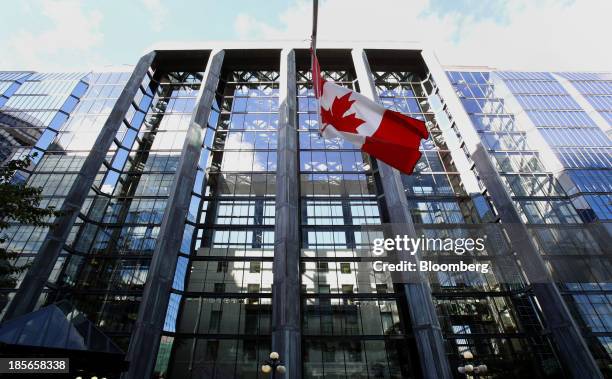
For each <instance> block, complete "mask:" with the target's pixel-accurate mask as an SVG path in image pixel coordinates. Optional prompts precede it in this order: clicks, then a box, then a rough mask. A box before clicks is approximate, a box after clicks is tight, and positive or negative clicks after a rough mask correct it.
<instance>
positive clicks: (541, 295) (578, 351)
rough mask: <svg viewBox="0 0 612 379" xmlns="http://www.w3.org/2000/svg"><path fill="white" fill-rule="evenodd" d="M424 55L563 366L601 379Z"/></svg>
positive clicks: (470, 129)
mask: <svg viewBox="0 0 612 379" xmlns="http://www.w3.org/2000/svg"><path fill="white" fill-rule="evenodd" d="M422 56H423V59H424V61H425V64H426V65H427V68H428V69H429V71H430V73H431V75H432V77H433V79H434V81H435V83H436V85H437V86H438V88H439V90H440V96H441V97H442V100H443V101H444V102H445V104H446V106H447V107H448V110H449V112H450V114H451V115H452V117H453V119H454V122H455V124H456V125H457V128H458V130H459V132H460V133H461V136H462V138H463V141H464V143H465V147H466V150H467V152H468V153H469V154H470V155H471V158H472V161H473V162H474V166H475V167H476V171H477V172H478V176H479V177H480V179H481V180H482V182H483V183H484V184H485V187H486V188H487V191H488V193H489V195H490V196H491V202H492V203H493V204H494V205H495V208H496V210H497V212H498V214H499V218H500V219H501V221H502V223H503V225H504V231H505V232H506V234H507V236H508V238H509V240H510V244H511V246H512V250H513V251H514V253H515V254H516V256H517V258H518V260H519V262H520V267H521V268H522V270H523V273H524V275H525V277H526V279H527V281H528V282H529V284H530V285H531V288H532V289H533V293H534V295H535V296H536V298H537V300H538V304H539V305H540V308H541V310H542V314H543V315H544V319H545V323H546V327H547V329H548V330H549V331H550V333H551V335H552V338H553V340H554V342H555V343H556V346H557V350H558V352H559V355H560V358H561V362H562V363H563V364H564V366H565V368H566V370H568V372H570V373H571V375H572V377H573V378H582V379H585V378H589V379H596V378H597V379H600V378H603V376H602V374H601V372H600V371H599V368H598V367H597V363H596V362H595V359H593V356H592V355H591V352H590V351H589V348H588V346H587V344H586V343H585V341H584V339H583V338H582V336H581V334H580V329H579V328H578V325H577V324H576V322H575V321H574V319H573V318H572V316H571V313H570V311H569V309H568V308H567V305H566V304H565V301H564V300H563V297H562V296H561V293H560V292H559V289H558V288H557V286H556V285H555V283H554V281H553V279H552V277H551V275H550V273H549V272H548V269H547V268H546V263H545V262H544V260H543V259H542V256H541V255H540V253H539V252H538V250H537V248H536V246H535V244H534V242H533V240H532V238H531V236H530V235H529V231H528V230H527V227H526V226H525V224H524V223H523V222H522V220H521V217H520V215H519V213H518V210H517V209H516V207H515V204H514V201H513V200H512V198H511V196H510V195H509V193H508V192H507V190H506V187H505V186H504V183H503V182H502V179H501V177H500V175H499V173H498V172H497V170H496V169H495V166H494V165H493V162H492V161H491V158H490V157H489V154H488V152H487V150H486V148H485V147H484V146H483V145H482V143H481V141H480V137H479V136H478V133H477V132H476V128H475V127H474V125H473V124H472V121H471V120H470V118H469V116H468V114H467V113H466V111H465V109H464V108H463V105H462V104H461V102H460V100H459V98H458V97H457V95H456V93H455V91H454V90H453V87H452V85H451V83H450V81H449V80H448V77H447V76H446V73H445V72H444V70H443V69H442V67H441V66H440V64H439V63H438V61H437V59H436V57H435V56H434V54H433V53H432V52H430V51H423V52H422Z"/></svg>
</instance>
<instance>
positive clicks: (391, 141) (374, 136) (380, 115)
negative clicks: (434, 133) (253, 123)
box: [312, 54, 429, 174]
mask: <svg viewBox="0 0 612 379" xmlns="http://www.w3.org/2000/svg"><path fill="white" fill-rule="evenodd" d="M312 58H313V59H312V64H313V74H314V75H313V78H315V79H319V80H314V86H313V88H314V92H315V96H316V97H317V98H318V99H319V104H320V114H321V120H320V121H321V127H320V131H321V134H322V135H323V137H324V138H336V137H341V138H344V139H345V140H347V141H349V142H351V143H352V144H354V145H356V146H359V148H360V149H361V150H362V151H365V152H366V153H368V154H370V155H371V156H372V157H374V158H376V159H379V160H381V161H383V162H385V163H386V164H388V165H389V166H392V167H395V168H396V169H398V170H400V171H401V172H403V173H405V174H411V173H412V171H413V170H414V166H415V165H416V163H417V162H418V160H419V158H420V157H421V152H420V151H419V145H420V143H421V139H426V138H427V137H428V135H429V133H428V132H427V128H426V127H425V123H424V122H423V121H421V120H417V119H415V118H412V117H408V116H406V115H404V114H402V113H399V112H395V111H391V110H388V109H385V108H384V107H383V106H382V105H380V104H378V103H376V102H374V101H372V100H370V99H368V98H367V97H365V96H363V95H362V94H360V93H358V92H354V91H351V90H350V89H348V88H344V87H341V86H339V85H337V84H334V83H331V82H328V81H325V80H323V79H322V78H321V69H320V68H319V62H318V60H317V58H316V55H314V54H313V56H312Z"/></svg>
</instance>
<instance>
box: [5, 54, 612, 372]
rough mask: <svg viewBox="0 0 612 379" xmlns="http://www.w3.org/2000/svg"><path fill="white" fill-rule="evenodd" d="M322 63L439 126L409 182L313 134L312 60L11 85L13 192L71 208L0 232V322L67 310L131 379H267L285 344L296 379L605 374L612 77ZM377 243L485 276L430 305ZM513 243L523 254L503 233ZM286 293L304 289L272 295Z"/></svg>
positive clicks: (176, 66) (230, 62)
mask: <svg viewBox="0 0 612 379" xmlns="http://www.w3.org/2000/svg"><path fill="white" fill-rule="evenodd" d="M319 58H320V62H321V66H322V68H323V75H324V77H325V79H326V80H328V81H333V82H335V83H337V84H339V85H342V86H345V87H348V88H351V89H353V90H356V91H360V92H362V93H364V94H366V95H367V96H370V97H372V98H373V99H374V100H375V101H378V102H380V103H381V104H382V105H383V106H385V107H386V108H387V109H391V110H395V111H399V112H402V113H405V114H407V115H410V116H412V117H415V118H418V119H421V120H423V121H425V123H426V126H427V128H428V130H429V133H430V136H429V138H428V139H427V140H423V141H422V142H421V145H420V150H421V152H422V157H421V159H420V161H419V162H418V164H417V166H416V168H415V172H414V173H413V174H412V175H400V174H399V173H398V172H396V171H391V170H387V169H388V167H385V165H384V164H381V163H380V162H377V161H376V160H375V159H372V158H371V157H370V156H368V155H367V154H365V153H362V152H361V151H360V150H358V149H355V147H354V146H352V145H351V144H350V143H348V142H347V141H343V140H326V139H323V138H322V137H321V136H320V135H319V133H318V128H319V120H318V115H317V102H316V99H315V98H314V95H313V91H312V78H311V72H310V60H309V55H308V51H307V50H306V49H304V48H290V47H286V46H278V47H276V48H265V49H263V48H262V49H258V48H242V47H241V48H235V47H232V48H225V49H224V47H223V46H221V47H220V48H218V49H207V48H202V49H195V50H161V51H155V52H153V53H151V54H148V55H146V56H145V57H143V58H142V59H141V61H140V62H139V63H138V65H137V66H135V67H134V70H133V71H132V72H104V73H93V72H92V73H75V74H51V73H49V74H46V73H45V74H43V73H33V72H0V161H2V162H5V161H7V160H9V159H14V158H17V157H22V156H24V155H25V154H29V153H32V152H36V153H37V155H36V157H35V158H34V159H33V162H32V165H31V167H29V168H28V170H25V171H23V172H20V173H19V175H18V178H17V179H18V180H21V181H27V183H28V184H29V185H32V186H37V187H41V188H42V189H43V193H42V195H43V202H42V205H54V206H56V207H57V208H58V209H62V210H64V211H65V213H64V214H62V215H60V216H59V217H58V219H57V220H55V221H56V225H58V226H57V227H56V228H55V229H53V230H50V229H49V228H46V227H35V226H31V225H21V224H19V225H18V224H15V225H12V226H11V227H10V228H9V229H8V230H7V231H6V234H7V236H8V238H7V239H6V242H5V247H6V248H7V249H10V250H12V251H15V252H17V253H19V258H18V259H17V260H15V261H13V262H11V264H14V265H28V266H29V269H28V270H26V271H24V272H23V273H21V274H19V275H17V276H16V277H15V278H13V279H14V280H13V281H12V282H11V283H14V284H15V285H14V286H13V285H11V286H7V288H2V289H0V295H1V297H0V306H1V307H2V309H0V312H2V313H1V314H2V317H4V318H5V319H6V320H8V319H12V318H15V317H18V316H20V315H22V314H24V313H28V312H32V311H34V310H36V309H38V308H39V307H41V306H43V305H45V304H50V303H56V302H59V301H68V302H70V303H71V304H72V306H74V307H75V308H76V309H78V310H79V311H80V312H82V313H83V314H85V315H86V316H87V318H88V319H89V321H91V322H92V323H93V324H95V325H96V326H97V327H98V328H100V329H101V330H102V331H103V332H104V333H105V334H106V335H107V336H109V337H110V338H112V339H113V340H114V342H115V343H116V344H117V345H118V346H119V347H120V348H121V349H123V350H124V351H125V352H126V359H127V360H128V361H130V371H129V372H128V373H127V374H126V375H127V376H128V377H130V378H136V377H143V376H142V375H143V372H144V375H145V377H156V378H159V377H166V378H194V379H195V378H232V377H236V378H257V377H264V374H262V373H261V371H260V366H261V364H262V363H263V361H264V360H265V359H266V357H267V356H268V355H269V353H270V351H272V350H273V349H275V350H279V351H280V352H281V355H283V354H285V355H283V356H281V359H283V360H285V363H286V364H287V367H288V372H289V374H290V377H292V378H293V377H300V376H301V377H303V378H323V377H325V378H346V377H359V378H420V377H435V376H433V375H432V374H431V373H432V372H435V369H434V368H432V362H434V363H435V365H437V366H444V367H448V370H446V371H445V369H441V371H439V374H437V375H438V376H437V377H454V376H455V375H459V374H458V373H457V371H456V368H455V367H456V366H458V365H459V364H461V362H462V360H461V355H462V353H463V352H465V351H470V352H472V353H473V354H474V355H475V356H476V358H477V360H478V361H479V362H482V363H485V364H487V366H488V367H489V369H490V370H489V374H488V375H489V376H488V377H491V378H509V377H534V378H558V377H572V375H574V372H573V371H572V367H571V362H567V361H566V357H567V356H568V354H569V352H570V351H571V350H573V351H583V353H584V354H586V356H587V357H588V358H589V359H591V360H592V361H593V367H594V368H592V369H593V370H596V371H597V370H598V371H599V373H600V374H599V375H610V374H612V284H611V283H612V264H611V261H610V258H611V256H610V252H609V248H607V245H606V243H607V241H609V240H610V224H609V221H610V217H611V215H612V210H611V209H612V208H611V206H610V201H611V199H612V174H611V172H612V171H611V169H612V162H611V159H610V157H611V156H612V154H611V152H612V141H611V140H610V135H611V134H610V130H611V129H612V124H611V116H610V115H612V100H611V99H612V76H610V74H590V73H558V72H557V73H553V72H551V73H548V72H515V71H496V70H486V71H484V70H470V69H468V68H461V69H449V70H445V69H443V68H442V67H441V66H440V65H439V64H438V62H437V61H436V60H435V59H432V58H431V56H430V55H428V54H427V53H426V52H425V51H422V50H420V49H409V48H406V49H403V48H401V49H400V48H397V47H393V48H372V49H368V48H366V49H363V48H361V47H358V48H354V47H351V48H347V47H343V46H338V47H334V48H324V49H321V50H320V51H319ZM479 151H481V152H482V153H483V154H484V155H478V152H479ZM487 168H490V169H489V170H488V171H487ZM392 184H393V185H397V187H392ZM390 188H396V189H395V190H396V192H395V195H393V194H391V193H390V192H389V191H390ZM78 192H80V193H81V195H80V196H79V194H78ZM394 196H396V197H394ZM397 196H399V197H401V199H400V200H401V201H400V204H403V205H402V207H404V210H405V218H404V219H401V218H400V219H398V216H397V214H398V213H397V212H396V211H395V210H394V209H392V207H396V206H397V205H396V204H398V203H397V200H394V199H397ZM508 214H511V215H512V214H514V215H516V218H515V219H512V218H511V217H509V216H508ZM287 216H289V217H290V218H289V220H293V221H287V220H288V219H287ZM292 217H293V218H292ZM387 224H404V225H409V228H408V229H407V230H409V231H411V232H410V233H414V236H427V237H433V238H446V237H448V238H466V237H478V236H481V235H482V234H483V233H486V234H487V235H488V237H489V239H488V241H487V242H486V243H485V249H484V250H483V251H481V252H478V253H473V254H466V255H465V256H463V257H461V259H463V260H467V261H469V262H472V263H489V264H492V267H493V270H492V271H490V272H489V273H486V274H485V273H476V272H429V273H428V274H427V277H426V286H425V287H423V288H426V293H425V296H424V297H423V298H422V299H421V298H418V299H417V296H416V295H415V292H414V291H415V284H414V283H406V282H402V281H398V280H396V279H397V278H395V277H393V276H391V275H388V273H381V272H375V271H374V269H373V266H372V263H373V259H372V256H371V255H370V254H369V253H368V252H369V250H370V249H371V246H372V240H373V239H374V238H379V237H382V236H384V231H383V230H381V229H379V226H380V225H387ZM516 225H519V226H520V227H519V228H518V229H520V230H521V231H524V233H525V234H523V235H522V236H523V237H524V238H520V237H517V236H520V235H521V234H520V233H519V234H516V232H514V233H512V232H507V231H506V230H505V229H504V227H510V226H512V227H514V228H515V229H516V228H517V227H516ZM525 240H528V243H527V244H525V243H526V242H525ZM285 246H289V247H285ZM291 246H294V247H295V249H293V248H292V247H291ZM517 252H518V253H519V254H517ZM42 253H44V254H42ZM52 254H53V255H54V257H55V259H53V263H52V265H49V263H48V261H45V260H44V258H43V255H46V256H49V255H52ZM530 254H531V256H532V257H534V256H537V259H535V260H531V259H529V255H530ZM39 255H40V256H39ZM420 258H422V259H429V260H433V261H436V262H439V263H444V262H453V261H454V260H455V261H456V257H454V256H453V255H452V254H448V252H446V253H445V252H442V251H428V252H427V253H426V254H425V255H424V256H422V257H420ZM44 262H46V263H44ZM533 262H536V263H535V264H536V265H541V269H542V270H543V271H544V272H546V273H547V274H546V275H547V277H550V278H552V279H551V281H552V283H554V285H553V287H554V291H553V293H556V294H558V295H559V298H558V299H559V302H561V303H563V304H562V306H561V310H562V311H561V315H560V316H559V315H555V314H552V312H551V307H550V306H549V304H550V303H549V302H550V301H551V299H550V298H545V297H543V296H542V295H541V292H538V290H537V287H538V286H537V285H538V284H539V283H537V280H535V279H534V277H533V275H531V274H530V271H529V270H526V269H525V265H531V264H534V263H533ZM43 263H44V264H43ZM298 266H299V267H298ZM41 276H44V277H45V280H43V281H40V280H39V281H37V280H36V278H40V277H41ZM280 278H282V279H283V280H289V281H290V282H291V281H293V282H294V283H297V286H296V289H295V291H293V292H291V290H287V292H284V295H283V296H278V295H277V291H280V289H279V287H278V285H279V284H278V283H280V282H279V280H280ZM291 288H292V287H291ZM32 289H33V290H32ZM284 290H285V289H283V291H284ZM555 291H556V292H555ZM287 294H288V295H287ZM552 299H553V300H552V301H554V297H553V298H552ZM561 299H562V300H561ZM427 304H429V305H430V306H431V308H432V309H433V313H431V314H427V311H426V309H425V307H426V306H427ZM564 310H565V311H564ZM296 312H297V313H296ZM564 312H565V313H564ZM557 316H558V317H557ZM427 317H429V318H427ZM564 317H565V318H564ZM557 319H561V320H562V321H563V320H564V321H563V322H562V323H561V324H563V325H565V326H564V327H567V325H569V327H570V328H572V327H575V329H576V331H577V334H576V335H575V336H574V337H572V338H574V340H570V343H568V342H567V340H563V341H562V340H559V337H558V335H557V334H555V332H554V331H553V332H551V331H550V330H551V328H552V329H555V328H556V326H555V325H557V324H556V322H557V321H556V320H557ZM423 320H425V321H423ZM423 330H425V331H428V332H427V333H429V334H428V337H425V336H424V334H423ZM283 333H285V334H283ZM438 335H439V337H436V336H438ZM280 336H283V337H280ZM287 336H291V337H287ZM428 338H429V339H428ZM428 341H429V342H428ZM431 341H438V342H439V343H440V346H441V348H442V350H441V352H439V353H436V351H435V349H433V348H432V349H429V347H428V343H431ZM571 341H573V342H571ZM572 343H574V344H575V345H572ZM287 346H292V348H291V349H293V350H292V351H298V353H297V354H296V355H295V356H293V355H291V354H286V353H285V352H286V351H288V349H289V348H288V347H287ZM580 349H582V350H580ZM289 350H290V349H289ZM578 355H579V354H578ZM432 357H433V358H432ZM435 365H434V366H435ZM431 370H434V371H431Z"/></svg>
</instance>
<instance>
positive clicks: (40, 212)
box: [0, 153, 60, 310]
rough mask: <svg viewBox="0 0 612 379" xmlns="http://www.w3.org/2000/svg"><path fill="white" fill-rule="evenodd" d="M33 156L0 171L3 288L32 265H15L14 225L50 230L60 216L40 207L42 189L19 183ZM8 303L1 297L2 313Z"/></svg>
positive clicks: (0, 279) (0, 272)
mask: <svg viewBox="0 0 612 379" xmlns="http://www.w3.org/2000/svg"><path fill="white" fill-rule="evenodd" d="M35 156H36V153H34V154H32V155H31V156H26V157H25V158H23V159H15V160H11V161H9V162H8V163H7V164H5V165H4V166H2V167H0V288H14V287H15V285H16V284H17V276H18V275H19V274H20V273H22V272H24V271H25V270H27V269H28V268H29V265H21V266H17V265H15V260H16V259H17V257H18V255H19V254H18V253H16V252H14V251H10V250H7V248H6V245H5V243H6V241H7V238H8V236H7V235H6V229H7V228H8V227H9V226H10V224H11V223H12V222H13V223H14V222H17V223H20V224H28V225H33V226H48V225H49V222H48V220H49V219H50V218H51V216H58V215H59V214H60V212H59V211H56V210H55V209H54V208H53V207H50V206H49V207H41V206H40V201H41V199H42V197H41V192H42V188H35V187H30V186H27V185H26V184H25V182H23V181H19V180H16V174H17V173H18V172H19V171H20V170H25V169H27V168H28V166H30V164H31V163H32V158H34V157H35ZM5 302H6V299H4V296H2V295H0V310H1V309H2V305H5Z"/></svg>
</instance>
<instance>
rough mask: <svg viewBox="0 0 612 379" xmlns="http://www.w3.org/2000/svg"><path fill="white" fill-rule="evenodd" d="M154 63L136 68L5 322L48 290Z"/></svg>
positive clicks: (148, 61) (147, 59)
mask: <svg viewBox="0 0 612 379" xmlns="http://www.w3.org/2000/svg"><path fill="white" fill-rule="evenodd" d="M154 59H155V52H154V51H153V52H150V53H148V54H146V55H144V56H143V57H142V58H140V60H139V61H138V63H137V64H136V67H135V68H134V71H133V72H132V75H131V76H130V79H129V80H128V82H127V83H126V85H125V87H124V88H123V91H122V92H121V95H119V98H118V99H117V102H116V103H115V106H114V107H113V109H112V111H111V113H110V114H109V116H108V118H107V119H106V122H105V123H104V126H103V127H102V130H101V131H100V134H99V135H98V137H97V138H96V142H95V143H94V145H93V147H92V149H91V151H90V153H89V155H88V156H87V158H86V159H85V162H84V163H83V166H82V167H81V170H80V171H79V174H78V175H77V177H76V179H75V180H74V183H73V184H72V187H70V191H69V192H68V195H66V198H65V200H64V203H63V204H62V207H61V209H60V210H61V211H62V212H63V214H62V215H61V216H59V217H58V218H57V219H56V220H55V223H54V225H53V227H52V228H51V229H50V230H49V232H48V233H47V236H46V237H45V240H44V242H43V244H42V246H41V248H40V250H39V251H38V254H37V255H36V258H34V261H33V262H32V266H31V267H30V269H29V270H28V272H27V274H26V275H25V277H24V279H23V282H22V283H21V286H20V287H19V290H18V291H17V294H16V295H15V298H14V299H13V301H12V302H11V304H10V305H9V307H8V309H7V312H6V314H5V316H4V319H5V320H9V319H11V318H14V317H17V316H21V315H23V314H26V313H28V312H31V311H33V310H34V307H35V306H36V303H37V301H38V299H39V297H40V294H41V293H42V291H43V289H44V287H45V283H46V282H47V280H48V278H49V275H50V274H51V271H52V270H53V266H54V264H55V262H56V261H57V258H58V257H59V255H60V253H61V251H62V249H63V247H64V244H65V243H66V239H67V238H68V235H69V233H70V230H71V229H72V227H73V225H74V223H75V221H76V219H77V216H78V215H79V212H80V211H81V207H82V206H83V203H84V202H85V199H86V198H87V195H88V194H89V191H90V189H91V186H92V185H93V183H94V180H95V177H96V175H97V174H98V171H99V170H100V166H102V162H103V161H104V158H105V157H106V154H107V152H108V149H109V148H110V147H111V144H112V143H113V138H115V135H116V134H117V131H118V130H119V127H120V126H121V123H122V122H123V119H124V118H125V115H126V113H127V111H128V110H129V108H130V105H131V102H132V100H133V99H134V96H136V93H137V92H138V90H139V88H140V85H141V83H142V80H143V79H144V77H145V75H146V74H147V71H148V70H149V67H151V64H152V63H153V60H154Z"/></svg>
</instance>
